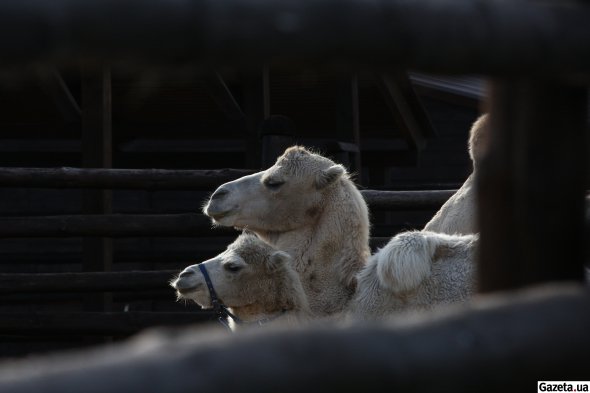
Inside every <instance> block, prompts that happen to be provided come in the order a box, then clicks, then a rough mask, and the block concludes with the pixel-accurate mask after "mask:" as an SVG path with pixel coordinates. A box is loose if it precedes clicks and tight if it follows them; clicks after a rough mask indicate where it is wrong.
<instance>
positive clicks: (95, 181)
mask: <svg viewBox="0 0 590 393" xmlns="http://www.w3.org/2000/svg"><path fill="white" fill-rule="evenodd" d="M252 173H254V171H253V170H248V169H211V170H167V169H103V168H94V169H83V168H0V187H35V188H106V189H142V190H176V189H178V190H214V189H215V188H216V187H218V186H220V185H221V184H223V183H226V182H228V181H232V180H235V179H238V178H240V177H242V176H246V175H250V174H252Z"/></svg>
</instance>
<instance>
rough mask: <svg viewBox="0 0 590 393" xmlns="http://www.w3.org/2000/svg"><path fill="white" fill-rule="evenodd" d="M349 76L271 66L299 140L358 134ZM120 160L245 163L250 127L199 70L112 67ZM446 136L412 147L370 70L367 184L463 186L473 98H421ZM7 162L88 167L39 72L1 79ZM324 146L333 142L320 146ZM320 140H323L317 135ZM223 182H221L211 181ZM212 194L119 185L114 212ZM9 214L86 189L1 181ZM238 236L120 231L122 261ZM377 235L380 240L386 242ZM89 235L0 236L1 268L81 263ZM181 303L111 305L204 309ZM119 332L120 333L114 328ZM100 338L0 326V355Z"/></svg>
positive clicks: (36, 298) (375, 215) (23, 302)
mask: <svg viewBox="0 0 590 393" xmlns="http://www.w3.org/2000/svg"><path fill="white" fill-rule="evenodd" d="M63 75H64V79H65V81H66V82H67V84H68V86H69V87H70V89H71V91H72V94H73V96H74V97H75V98H76V99H78V100H79V99H80V93H79V89H80V86H79V75H78V74H77V73H76V71H75V70H65V72H64V74H63ZM224 77H225V78H226V82H227V83H228V86H229V87H230V89H231V91H232V93H233V94H234V96H235V97H236V100H237V101H238V102H239V103H240V105H245V102H244V97H247V94H246V92H244V91H243V88H242V86H243V85H242V81H243V77H242V75H240V74H238V73H236V72H234V71H232V70H225V73H224ZM340 82H341V76H340V75H336V76H333V75H329V74H325V73H323V74H322V73H321V72H314V71H313V70H303V71H301V72H290V73H286V72H285V73H281V72H271V74H270V93H271V95H270V98H271V101H270V104H271V105H270V109H271V113H272V114H282V115H286V116H288V117H290V118H291V119H292V120H293V122H294V124H295V126H296V129H297V138H299V139H301V140H306V141H312V142H313V141H314V140H317V141H318V142H317V143H318V145H317V146H316V148H317V149H318V150H322V146H325V140H330V139H332V140H338V141H343V142H351V138H350V136H341V135H338V134H337V133H336V132H335V129H336V128H335V126H334V124H335V122H336V121H337V113H336V112H337V110H336V108H335V100H336V99H337V94H338V86H339V83H340ZM112 88H113V167H114V168H184V169H207V168H228V167H230V168H244V167H247V166H248V165H247V162H246V146H247V142H246V141H245V138H244V129H243V128H242V127H240V126H239V125H236V123H235V122H232V121H230V120H228V119H227V118H226V117H225V116H224V115H223V113H222V112H221V111H220V109H219V108H218V107H217V106H216V105H215V103H214V102H213V100H212V99H211V97H210V95H209V93H208V91H207V87H206V84H205V83H204V82H203V80H202V79H200V78H199V76H198V75H193V74H190V73H189V74H188V75H182V74H180V75H172V74H158V73H153V72H146V73H139V74H138V75H133V76H130V75H128V74H119V73H117V72H116V70H115V71H114V72H113V86H112ZM422 98H423V103H424V105H425V107H426V109H427V111H428V113H429V115H430V117H431V121H432V123H433V125H434V128H435V130H436V132H437V134H438V135H437V137H435V138H431V139H429V140H428V142H427V145H426V147H425V149H424V150H422V151H420V152H412V151H409V150H408V148H407V146H406V145H405V143H404V141H403V140H402V139H401V138H400V134H399V131H398V127H397V125H396V124H395V121H394V120H393V118H392V116H391V114H390V113H389V110H388V109H387V106H386V105H385V104H384V102H383V100H382V98H381V97H380V93H379V91H378V89H377V88H376V87H375V86H374V85H373V84H372V83H371V80H370V78H369V79H363V78H361V79H360V84H359V109H360V130H361V141H360V142H361V152H362V154H361V159H362V165H363V167H362V171H361V176H362V181H361V184H360V185H361V186H362V187H365V188H373V189H388V190H411V189H424V188H439V189H448V188H456V187H458V186H459V185H460V184H461V183H462V182H463V181H464V179H465V178H466V177H467V176H468V174H469V172H470V170H471V168H470V161H469V158H468V155H467V149H466V143H467V135H468V130H469V127H470V125H471V123H472V122H473V120H474V119H475V118H476V117H477V110H476V108H474V107H469V106H464V105H459V104H456V103H449V102H444V101H441V100H437V99H433V98H428V97H422ZM0 105H1V106H0V107H1V108H2V110H1V113H2V116H1V119H0V129H1V130H2V132H1V133H0V166H5V167H58V166H60V167H61V166H74V167H77V166H80V165H81V153H80V148H81V142H80V124H79V122H76V121H73V122H72V121H69V120H64V118H63V116H61V115H60V113H59V110H58V108H57V107H56V106H55V103H54V102H53V101H52V99H51V97H50V96H48V94H47V93H46V92H45V91H44V89H43V84H42V83H40V82H39V80H38V79H37V78H31V79H30V80H24V81H20V83H18V84H15V85H14V86H2V87H0ZM322 143H324V145H322ZM312 144H313V143H312ZM211 191H213V190H211ZM207 196H208V192H201V191H154V192H150V191H125V190H115V191H113V211H114V212H115V213H178V212H195V211H199V210H200V208H201V206H202V204H203V202H204V201H205V200H206V198H207ZM0 201H2V202H1V203H0V216H35V215H59V214H78V213H81V212H82V191H81V190H51V189H14V188H0ZM433 213H434V211H433V210H427V211H406V212H372V220H373V223H374V227H373V236H381V237H386V236H392V235H394V234H395V233H396V232H398V231H400V230H402V229H418V228H421V227H422V226H423V225H424V224H425V223H426V221H427V220H428V219H429V218H430V217H431V216H432V215H433ZM231 240H232V238H231V237H228V236H226V235H224V236H212V237H208V238H205V239H203V238H188V237H184V238H183V237H167V238H163V237H150V238H122V239H114V242H113V244H114V246H113V250H114V264H113V270H115V271H126V270H174V269H181V268H183V267H185V266H186V265H188V264H193V263H196V262H198V261H201V260H205V259H207V258H209V257H211V256H213V255H215V254H217V253H218V252H220V251H221V250H223V249H224V247H225V246H226V245H227V244H229V243H230V242H231ZM376 245H377V244H374V246H376ZM81 258H82V239H81V238H65V239H64V238H61V239H52V238H44V239H35V238H31V239H0V272H2V273H51V272H80V271H82V266H81ZM82 298H83V296H80V295H78V294H68V293H56V294H27V295H8V296H4V300H3V301H2V302H0V312H7V311H21V312H22V311H25V312H27V311H30V312H40V311H43V312H58V311H59V312H75V311H81V310H82V309H83V304H82V303H83V302H82V300H83V299H82ZM197 308H198V307H197V306H195V305H187V304H184V303H177V302H176V301H175V296H174V293H173V291H172V290H171V289H162V290H155V291H143V292H127V293H126V292H121V293H115V294H114V295H113V311H176V312H187V313H190V312H197ZM115 338H120V337H115ZM103 340H104V338H103V337H100V336H95V335H94V336H88V335H83V334H79V335H72V334H70V335H49V334H48V335H42V334H18V333H15V334H10V335H0V357H7V356H20V355H24V354H28V353H33V352H39V351H46V350H54V349H59V348H68V347H75V346H80V345H88V344H94V343H98V342H101V341H103Z"/></svg>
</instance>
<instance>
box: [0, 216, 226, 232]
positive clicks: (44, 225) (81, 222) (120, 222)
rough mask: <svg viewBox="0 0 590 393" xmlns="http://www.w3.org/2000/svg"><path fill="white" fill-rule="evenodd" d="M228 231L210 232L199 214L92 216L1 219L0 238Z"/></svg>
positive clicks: (210, 229) (222, 230) (221, 229)
mask: <svg viewBox="0 0 590 393" xmlns="http://www.w3.org/2000/svg"><path fill="white" fill-rule="evenodd" d="M231 232H232V231H231V230H230V229H228V228H215V229H212V224H211V222H210V220H209V219H208V218H207V217H205V216H204V215H202V214H196V213H185V214H94V215H74V216H45V217H2V218H0V238H2V237H75V236H98V237H135V236H182V235H184V236H188V235H191V236H215V235H220V234H221V235H227V234H228V233H231Z"/></svg>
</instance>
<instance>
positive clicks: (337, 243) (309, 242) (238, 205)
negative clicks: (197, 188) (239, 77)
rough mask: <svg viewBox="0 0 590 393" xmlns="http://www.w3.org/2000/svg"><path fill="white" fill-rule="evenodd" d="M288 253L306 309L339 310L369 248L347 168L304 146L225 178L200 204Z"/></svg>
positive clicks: (363, 211) (219, 220)
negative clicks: (267, 165)
mask: <svg viewBox="0 0 590 393" xmlns="http://www.w3.org/2000/svg"><path fill="white" fill-rule="evenodd" d="M203 210H204V212H205V214H206V215H208V216H209V217H211V218H212V219H213V221H214V223H215V224H218V225H222V226H233V227H237V228H247V229H248V230H249V231H252V232H254V233H256V234H257V235H258V236H259V237H260V238H261V239H262V240H264V241H266V242H267V243H269V244H271V245H272V246H274V247H276V248H277V249H279V250H282V251H285V252H287V253H288V254H289V255H291V256H292V257H293V266H294V267H295V270H296V271H297V272H298V273H299V275H300V277H301V281H302V283H303V288H304V290H305V293H306V294H307V297H308V299H309V303H310V307H311V310H312V311H313V312H314V313H315V314H316V315H318V316H322V315H329V314H333V313H336V312H339V311H342V310H343V309H344V307H345V306H346V304H347V303H348V302H349V300H350V299H351V297H352V295H353V294H354V290H355V281H356V278H355V277H356V273H357V272H358V271H359V270H360V269H361V268H362V267H363V266H365V264H366V262H367V260H368V257H369V255H370V249H369V216H368V210H367V205H366V203H365V201H364V199H363V197H362V195H361V194H360V192H359V191H358V190H357V188H356V186H355V185H354V183H353V182H352V181H351V180H350V179H349V176H348V174H347V173H346V170H345V169H344V167H342V166H341V165H337V164H335V163H334V162H333V161H331V160H329V159H328V158H325V157H322V156H321V155H319V154H314V153H312V152H310V151H308V150H306V149H305V148H303V147H299V146H294V147H290V148H289V149H287V150H286V151H285V153H284V154H283V155H282V156H281V157H279V158H278V159H277V161H276V163H275V165H273V166H272V167H270V168H269V169H267V170H265V171H262V172H258V173H256V174H253V175H249V176H245V177H242V178H240V179H238V180H235V181H232V182H229V183H226V184H223V185H222V186H220V187H219V188H218V189H217V190H216V191H215V192H214V193H213V195H212V196H211V198H210V200H209V202H208V203H207V205H206V206H205V208H204V209H203Z"/></svg>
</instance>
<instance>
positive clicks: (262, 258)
mask: <svg viewBox="0 0 590 393" xmlns="http://www.w3.org/2000/svg"><path fill="white" fill-rule="evenodd" d="M291 264H292V259H291V257H290V256H289V255H288V254H287V253H284V252H282V251H278V250H276V249H274V248H273V247H271V246H269V245H268V244H266V243H265V242H263V241H261V240H259V239H258V238H257V237H256V236H255V235H252V234H247V233H244V234H242V235H240V236H239V237H238V238H237V239H236V240H235V241H234V242H233V243H232V244H230V245H229V246H228V247H227V249H226V250H225V251H224V252H223V253H221V254H219V255H218V256H216V257H215V258H212V259H210V260H208V261H206V262H203V266H204V267H205V269H206V271H207V272H208V274H209V277H210V280H211V283H212V285H213V288H214V291H215V293H216V295H217V296H218V297H219V301H221V302H222V303H223V304H224V305H225V306H226V307H228V308H229V310H230V312H231V313H232V314H234V315H235V316H236V317H237V318H238V319H239V321H240V322H242V323H243V325H246V326H247V325H249V324H262V323H263V322H264V323H265V322H270V321H272V322H275V321H276V322H280V323H286V324H294V323H301V322H302V321H305V320H307V319H309V318H310V316H311V311H310V309H309V304H308V302H307V297H306V296H305V292H304V290H303V287H302V285H301V280H300V279H299V275H298V274H297V272H296V271H295V270H294V269H293V267H292V266H291ZM171 285H172V287H173V288H174V289H176V293H177V296H178V298H179V299H191V300H194V301H195V302H196V303H197V304H199V305H200V306H201V307H202V308H205V309H207V308H211V307H212V306H213V305H212V301H211V294H210V292H209V290H208V286H207V283H206V280H205V277H204V275H203V273H202V272H201V271H200V269H199V268H198V266H197V265H192V266H189V267H187V268H186V269H184V270H183V271H182V272H181V273H180V275H179V276H178V277H177V278H176V279H175V280H174V281H173V282H172V283H171ZM229 319H230V321H229V322H230V327H231V329H232V330H235V329H237V328H238V327H239V326H242V324H238V325H237V324H236V321H235V320H233V319H232V318H229Z"/></svg>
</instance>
